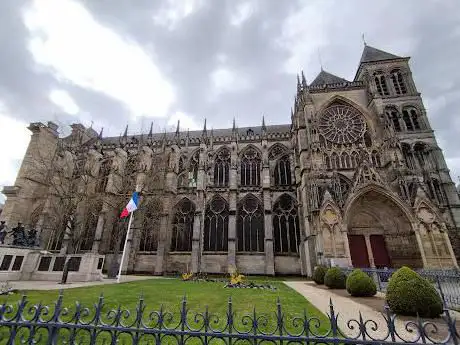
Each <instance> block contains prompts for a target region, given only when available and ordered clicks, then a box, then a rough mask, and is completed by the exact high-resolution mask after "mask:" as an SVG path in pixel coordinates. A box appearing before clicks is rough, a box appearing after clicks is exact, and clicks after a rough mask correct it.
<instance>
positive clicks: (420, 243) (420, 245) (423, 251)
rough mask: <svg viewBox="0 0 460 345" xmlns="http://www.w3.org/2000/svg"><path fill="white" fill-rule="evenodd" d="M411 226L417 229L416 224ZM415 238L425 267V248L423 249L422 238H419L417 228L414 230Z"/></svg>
mask: <svg viewBox="0 0 460 345" xmlns="http://www.w3.org/2000/svg"><path fill="white" fill-rule="evenodd" d="M412 228H413V229H418V227H417V226H413V227H412ZM415 238H416V239H417V244H418V249H419V250H420V255H421V256H422V263H423V267H424V268H426V267H427V261H426V256H425V250H424V249H423V243H422V239H421V238H420V233H419V232H418V230H415Z"/></svg>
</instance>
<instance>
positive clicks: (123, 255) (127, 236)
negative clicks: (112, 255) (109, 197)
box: [117, 212, 134, 283]
mask: <svg viewBox="0 0 460 345" xmlns="http://www.w3.org/2000/svg"><path fill="white" fill-rule="evenodd" d="M133 213H134V212H131V214H130V216H129V222H128V231H127V232H126V238H125V245H124V246H123V254H121V262H120V267H119V268H118V276H117V283H119V282H120V278H121V269H122V268H123V261H124V260H125V255H126V246H127V245H128V238H129V230H130V229H131V222H132V220H133Z"/></svg>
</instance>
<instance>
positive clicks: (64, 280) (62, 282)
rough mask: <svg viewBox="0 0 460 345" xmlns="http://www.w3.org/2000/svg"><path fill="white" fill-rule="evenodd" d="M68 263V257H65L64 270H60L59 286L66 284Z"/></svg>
mask: <svg viewBox="0 0 460 345" xmlns="http://www.w3.org/2000/svg"><path fill="white" fill-rule="evenodd" d="M69 261H70V256H66V259H65V262H64V269H63V270H62V277H61V282H60V284H66V283H67V277H68V276H69Z"/></svg>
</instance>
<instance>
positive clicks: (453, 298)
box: [344, 268, 460, 310]
mask: <svg viewBox="0 0 460 345" xmlns="http://www.w3.org/2000/svg"><path fill="white" fill-rule="evenodd" d="M352 270H353V269H351V268H344V271H345V273H346V274H348V273H350V272H351V271H352ZM361 270H363V271H364V272H366V273H367V274H368V275H369V276H370V277H372V278H373V279H374V280H375V281H376V284H377V289H378V291H381V292H385V291H386V289H387V285H388V280H389V279H390V277H391V275H392V274H393V272H395V271H396V269H377V268H361ZM417 272H418V273H419V274H420V275H421V276H422V277H424V278H426V279H428V280H429V281H430V282H431V283H432V284H433V286H434V287H435V288H436V290H437V291H438V293H439V294H440V296H441V298H442V300H443V302H444V305H445V306H447V307H448V308H452V309H457V310H460V271H458V270H427V269H422V270H418V271H417Z"/></svg>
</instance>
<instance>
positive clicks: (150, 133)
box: [148, 121, 153, 138]
mask: <svg viewBox="0 0 460 345" xmlns="http://www.w3.org/2000/svg"><path fill="white" fill-rule="evenodd" d="M148 137H149V138H152V137H153V121H152V122H150V131H149V135H148Z"/></svg>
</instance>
